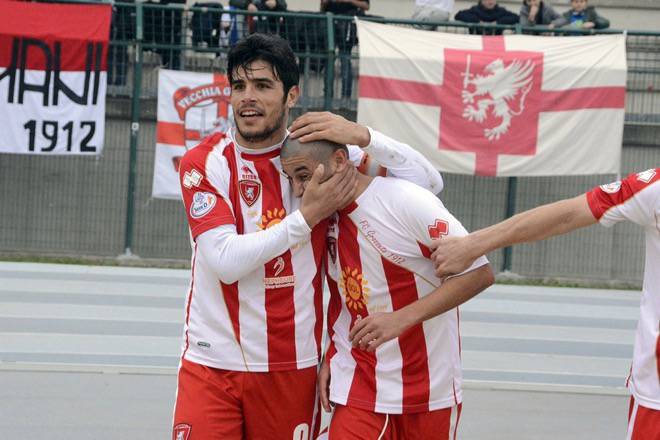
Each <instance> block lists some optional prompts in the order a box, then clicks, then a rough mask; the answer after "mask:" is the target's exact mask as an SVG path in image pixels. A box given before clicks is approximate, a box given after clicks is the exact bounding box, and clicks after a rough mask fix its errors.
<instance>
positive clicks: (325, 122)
mask: <svg viewBox="0 0 660 440" xmlns="http://www.w3.org/2000/svg"><path fill="white" fill-rule="evenodd" d="M289 131H290V134H289V136H291V137H292V138H293V139H300V141H301V142H311V141H318V140H328V141H333V142H336V143H338V144H347V145H358V146H360V147H366V146H367V145H369V143H370V142H371V135H370V134H369V129H368V128H367V127H365V126H363V125H360V124H357V123H355V122H352V121H349V120H347V119H346V118H344V117H342V116H339V115H336V114H334V113H330V112H309V113H305V114H304V115H302V116H300V117H299V118H297V119H296V120H295V121H293V124H291V127H289Z"/></svg>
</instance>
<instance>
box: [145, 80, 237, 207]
mask: <svg viewBox="0 0 660 440" xmlns="http://www.w3.org/2000/svg"><path fill="white" fill-rule="evenodd" d="M230 95H231V89H230V87H229V81H228V80H227V77H226V75H223V74H218V73H198V72H183V71H178V70H165V69H163V70H160V71H159V72H158V111H157V116H156V117H157V119H158V122H157V125H156V160H155V164H154V180H153V186H152V196H153V197H155V198H162V199H178V198H181V189H180V187H179V161H180V160H181V158H182V157H183V155H184V154H185V153H186V151H188V150H189V149H191V148H194V147H195V146H197V144H199V142H200V141H201V140H202V139H203V138H204V137H206V136H208V135H209V134H211V133H214V132H216V131H223V132H224V131H227V130H228V129H229V128H230V127H231V126H232V125H233V116H232V111H231V105H230V103H229V98H230Z"/></svg>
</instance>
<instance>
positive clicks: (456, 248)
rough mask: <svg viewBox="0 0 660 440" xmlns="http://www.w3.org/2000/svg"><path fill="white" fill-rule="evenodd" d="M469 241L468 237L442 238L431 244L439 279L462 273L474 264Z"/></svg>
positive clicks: (430, 247) (432, 256)
mask: <svg viewBox="0 0 660 440" xmlns="http://www.w3.org/2000/svg"><path fill="white" fill-rule="evenodd" d="M468 241H469V240H468V238H467V237H442V238H440V239H437V240H433V241H432V242H431V244H430V245H429V249H431V251H432V252H431V260H432V261H433V265H434V266H435V274H436V275H437V276H438V277H439V278H446V277H448V276H451V275H456V274H458V273H461V272H463V271H465V270H466V269H467V268H468V267H470V265H471V264H472V263H473V262H474V260H475V259H476V258H475V257H472V255H471V253H470V251H469V246H468Z"/></svg>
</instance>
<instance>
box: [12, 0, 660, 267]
mask: <svg viewBox="0 0 660 440" xmlns="http://www.w3.org/2000/svg"><path fill="white" fill-rule="evenodd" d="M112 8H113V23H112V30H111V42H110V51H109V59H108V122H107V124H108V129H107V130H106V131H107V135H106V150H105V152H104V157H103V158H101V159H90V158H69V159H67V160H66V161H64V160H54V159H52V158H47V159H44V158H40V157H33V158H31V160H30V162H29V163H28V162H27V161H26V160H24V159H22V158H16V157H0V170H2V173H1V174H0V183H5V185H4V187H5V188H9V187H10V185H9V184H8V182H10V181H14V180H16V179H19V181H22V180H20V179H23V177H22V176H21V177H16V176H15V175H14V174H13V169H15V168H16V167H19V166H26V167H27V168H28V169H32V168H34V169H35V171H34V172H35V173H36V172H42V173H46V174H47V175H53V176H59V175H60V174H61V175H62V176H64V175H67V173H68V174H71V173H70V172H69V170H70V169H71V167H76V172H78V171H79V170H84V171H80V172H84V173H87V175H88V176H94V177H92V180H93V179H94V178H96V179H99V180H100V181H103V182H105V180H104V179H106V178H107V179H108V181H111V182H112V184H113V185H114V186H112V188H111V189H110V186H104V185H106V184H105V183H104V184H102V185H101V186H102V187H101V188H99V189H98V193H94V196H95V197H97V198H99V199H100V202H98V203H103V201H104V200H105V203H104V205H103V206H100V207H99V210H102V208H103V209H106V208H107V209H108V210H107V213H106V214H104V217H103V218H97V217H93V216H92V217H90V218H92V219H93V220H90V221H91V222H92V223H94V224H93V225H91V226H89V225H88V226H87V227H84V226H81V230H80V231H78V232H79V234H78V235H71V236H70V237H69V238H68V239H67V240H64V239H58V237H57V236H56V234H52V233H51V229H49V228H50V226H48V221H47V220H41V219H37V220H33V219H31V220H30V221H29V222H27V221H21V220H20V219H16V221H15V223H11V222H8V223H7V224H6V225H5V226H0V251H10V250H18V251H23V252H28V253H51V252H55V253H82V254H93V255H113V254H115V255H116V254H117V253H124V254H138V255H141V256H145V257H158V258H177V259H182V258H185V255H186V254H187V253H188V243H187V241H186V240H185V237H186V234H185V228H186V224H185V218H184V217H183V215H182V212H181V208H180V206H179V204H178V203H176V204H175V203H173V202H171V201H162V200H151V198H150V189H151V188H150V185H151V179H150V178H151V173H153V169H152V168H153V149H154V147H155V108H156V106H155V102H156V97H157V71H158V68H159V67H161V66H165V67H167V68H170V69H180V70H191V71H224V70H225V68H226V54H227V52H228V51H229V49H230V47H231V45H232V44H233V42H235V40H236V39H237V38H241V37H243V36H245V35H247V34H249V33H251V32H254V31H268V32H275V33H278V34H280V35H282V36H284V37H285V38H287V39H288V40H289V41H290V43H291V46H292V48H293V50H294V52H295V53H296V55H297V56H298V58H299V61H300V70H301V88H302V96H301V99H300V101H299V104H298V107H297V108H296V109H295V111H296V112H297V113H302V112H304V111H308V110H320V109H324V110H331V111H335V112H340V113H342V114H344V115H345V116H347V117H350V118H354V117H355V110H356V108H357V86H358V84H357V78H358V70H359V59H358V55H357V54H358V45H359V42H356V44H355V46H354V47H352V46H351V45H350V44H348V45H346V44H345V42H344V41H342V40H339V39H338V38H339V35H338V34H337V30H338V29H339V30H340V31H342V30H345V29H346V27H347V26H350V25H351V23H352V20H353V18H352V17H345V16H336V15H332V14H320V13H292V12H291V13H268V12H257V13H250V12H247V11H226V10H224V11H219V10H214V9H212V8H198V7H192V8H190V7H185V6H183V5H153V4H143V3H122V2H117V3H113V4H112ZM218 19H219V22H218ZM367 19H369V20H374V21H378V22H382V23H387V24H393V25H397V26H406V27H410V26H416V25H421V24H422V23H420V22H416V21H413V20H401V19H384V18H367ZM423 24H425V25H426V24H429V23H423ZM436 24H437V25H438V30H440V31H444V32H453V33H468V32H484V33H499V32H505V33H528V32H529V33H542V34H548V35H549V36H548V38H552V36H551V35H558V36H562V35H574V34H593V33H596V32H595V31H579V30H572V29H559V30H550V29H547V28H539V27H536V28H523V27H520V26H500V25H473V24H466V23H457V22H450V23H436ZM621 32H623V31H620V30H605V31H598V33H621ZM627 35H628V37H627V45H628V64H629V80H628V102H627V112H626V139H627V141H626V145H625V147H626V148H625V149H624V171H625V172H628V171H633V170H638V169H642V168H645V167H646V168H648V167H651V166H656V165H657V163H658V162H659V160H658V159H660V148H658V144H659V143H660V141H659V140H658V139H660V136H659V134H660V109H659V108H658V106H659V104H658V103H659V102H660V92H658V91H659V90H660V33H653V32H642V31H629V32H627ZM349 46H351V47H350V48H348V49H347V47H349ZM347 61H348V62H350V63H352V66H353V69H352V72H353V73H352V75H351V77H350V78H346V77H344V78H342V75H341V74H339V72H340V69H341V63H342V62H347ZM342 81H350V83H351V86H352V87H350V88H352V91H351V95H350V97H344V96H342ZM345 91H346V88H345V90H344V92H345ZM127 147H128V148H127ZM46 161H48V162H46ZM39 169H41V171H38V170H39ZM612 178H614V176H612ZM5 179H7V180H6V181H5ZM12 179H13V180H12ZM57 179H59V180H57ZM63 179H64V178H59V177H57V178H56V181H58V182H60V181H64V180H63ZM445 180H446V181H448V184H447V186H446V188H448V189H447V190H446V191H445V192H444V193H443V200H444V201H445V203H446V204H447V205H448V206H449V207H450V209H452V211H454V212H456V213H457V214H458V216H459V218H462V219H463V221H464V223H465V224H466V226H467V227H468V228H469V229H476V228H479V227H483V226H486V225H487V224H490V223H494V222H496V221H499V220H501V219H503V218H505V217H508V216H511V215H513V214H514V213H515V212H516V208H517V207H520V208H521V209H523V208H524V209H527V208H529V207H531V206H535V205H537V204H540V203H543V202H546V201H550V200H553V199H557V198H560V197H561V196H564V195H565V194H566V195H571V194H575V193H579V192H580V191H583V190H585V189H588V188H589V187H591V186H593V185H595V184H598V183H602V182H601V181H602V180H603V177H602V176H600V177H594V176H587V177H577V178H574V177H570V178H566V177H561V178H543V179H540V178H535V179H533V178H521V179H516V178H510V179H505V178H490V179H486V178H479V177H473V176H451V175H447V176H445ZM605 180H607V179H605ZM541 181H543V182H546V184H545V185H539V186H538V188H537V189H536V190H535V192H533V193H532V192H529V191H528V188H530V187H534V186H535V185H537V183H538V182H541ZM521 182H524V184H521ZM107 185H110V184H109V183H108V184H107ZM0 186H2V185H0ZM461 187H463V188H471V189H472V190H471V193H470V194H469V195H467V194H466V193H460V192H455V191H454V192H452V188H461ZM549 188H552V190H550V189H549ZM55 190H59V191H69V193H68V195H67V196H66V197H64V196H62V197H63V199H62V202H57V203H54V205H55V206H54V207H53V211H52V216H53V217H55V216H57V217H58V218H59V217H63V218H65V219H67V218H69V217H67V216H68V215H69V211H67V210H65V209H64V208H63V206H64V205H65V204H66V202H65V201H64V199H65V198H66V199H76V198H77V197H84V196H85V193H84V192H81V190H75V191H74V190H71V189H69V188H61V187H58V185H54V188H53V191H55ZM117 191H119V192H121V193H123V194H124V195H123V196H113V198H112V200H109V199H104V197H107V196H106V194H116V192H117ZM481 192H487V193H488V194H489V197H488V199H489V200H481V199H479V197H480V196H479V193H481ZM11 197H12V196H11V195H10V194H9V191H8V190H4V191H3V190H1V189H0V200H2V201H3V202H7V201H8V200H12V199H11ZM26 197H29V198H32V199H34V201H33V204H35V205H44V204H46V205H47V204H48V203H49V200H59V197H60V196H59V194H58V195H57V196H56V195H53V194H50V193H48V194H44V195H39V194H38V193H37V194H32V193H30V194H29V195H27V196H26ZM5 206H7V205H5ZM110 207H111V208H110ZM60 208H62V209H60ZM48 212H49V211H46V213H45V214H44V215H46V216H48V215H51V214H48ZM103 212H106V211H103ZM484 213H485V214H484ZM83 214H85V215H88V214H86V213H83ZM482 214H483V215H482ZM25 215H26V216H27V215H28V214H27V213H26V214H25ZM106 217H107V218H106ZM32 222H36V223H32ZM53 222H54V220H53V221H51V223H53ZM63 222H65V221H63ZM96 222H98V223H99V224H96ZM28 225H30V229H27V228H28ZM99 231H104V233H103V234H100V233H99ZM23 234H29V236H23ZM626 234H634V233H633V232H628V231H627V232H626ZM91 236H94V239H93V238H92V237H91ZM118 236H123V239H121V240H120V241H119V242H117V237H118ZM617 237H618V236H616V235H614V236H612V238H611V241H612V244H611V245H612V246H614V243H615V242H617V240H618V238H617ZM635 237H637V236H635ZM584 240H587V241H588V240H590V239H587V238H585V239H584ZM617 243H618V242H617ZM635 243H636V242H635ZM601 244H602V243H601ZM592 245H593V246H595V244H593V243H591V242H588V246H586V247H587V248H588V247H589V246H592ZM634 245H635V246H637V245H638V244H634ZM539 246H541V247H538V249H546V251H539V252H536V253H533V254H531V256H530V253H529V252H528V251H527V250H526V249H527V248H521V250H520V252H516V254H515V255H514V254H513V253H512V252H511V250H510V249H508V250H505V251H504V252H503V253H502V254H501V255H499V256H494V257H493V260H494V264H497V265H498V267H500V268H502V269H504V270H511V269H514V268H515V269H516V271H518V272H524V273H528V274H530V273H531V274H532V275H534V274H535V273H544V270H541V269H539V268H537V267H536V266H534V267H532V268H528V267H527V266H528V265H529V264H531V263H530V261H536V260H538V261H544V260H543V258H544V257H543V255H544V252H546V253H548V254H551V255H555V253H556V251H555V250H552V249H551V250H547V249H550V248H548V247H547V246H550V245H539ZM543 246H546V247H543ZM583 247H585V246H583ZM631 253H632V252H631ZM553 258H554V257H553ZM535 259H536V260H535ZM555 260H557V261H556V262H555ZM555 260H552V261H549V262H547V263H534V264H546V265H548V266H549V267H550V266H552V265H553V264H555V263H556V264H557V269H556V271H557V273H559V274H564V273H568V274H572V272H571V270H572V268H571V267H566V268H564V266H562V264H563V261H561V260H562V258H559V257H557V258H555ZM571 264H573V263H571ZM571 264H568V266H571ZM573 265H574V264H573ZM551 270H555V269H552V267H551ZM589 270H590V272H594V273H598V271H597V270H596V269H593V270H592V269H589ZM616 270H617V269H616V268H614V267H612V268H611V272H612V274H614V275H612V276H618V275H617V274H616ZM635 270H636V269H631V270H630V271H629V272H630V273H633V272H634V273H637V272H635ZM630 273H628V272H626V273H625V274H623V275H621V278H632V276H631V275H630ZM596 276H600V275H596Z"/></svg>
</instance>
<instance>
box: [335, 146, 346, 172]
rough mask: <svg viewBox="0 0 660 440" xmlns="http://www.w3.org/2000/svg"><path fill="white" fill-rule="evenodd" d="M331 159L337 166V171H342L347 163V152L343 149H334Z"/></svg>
mask: <svg viewBox="0 0 660 440" xmlns="http://www.w3.org/2000/svg"><path fill="white" fill-rule="evenodd" d="M332 160H333V161H334V162H335V165H336V166H337V171H342V170H343V169H344V168H346V167H347V166H348V165H349V160H348V153H346V151H345V150H343V149H339V150H335V152H334V153H332Z"/></svg>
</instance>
